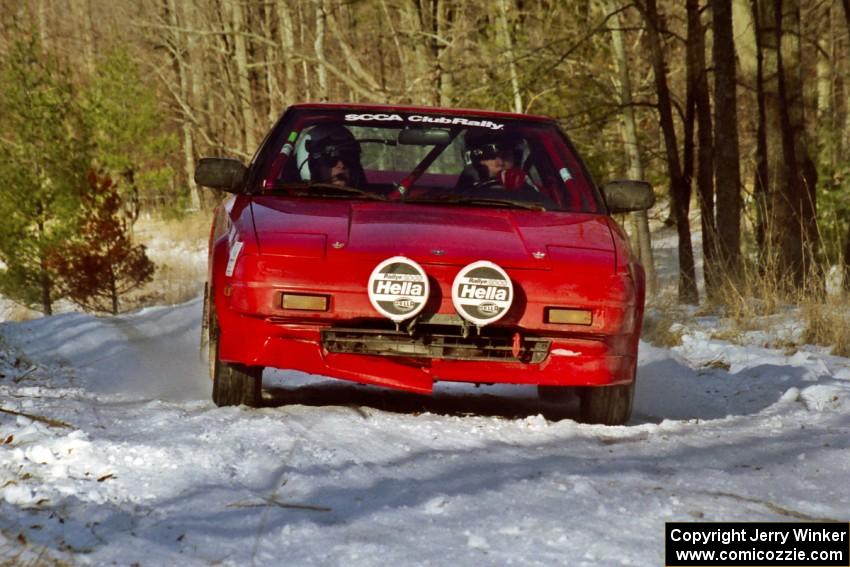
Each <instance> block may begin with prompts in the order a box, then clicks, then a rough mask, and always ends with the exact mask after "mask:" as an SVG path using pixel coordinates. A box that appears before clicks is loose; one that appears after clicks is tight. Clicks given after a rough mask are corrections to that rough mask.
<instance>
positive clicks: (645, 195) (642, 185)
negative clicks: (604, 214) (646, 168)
mask: <svg viewBox="0 0 850 567" xmlns="http://www.w3.org/2000/svg"><path fill="white" fill-rule="evenodd" d="M602 196H603V197H605V202H606V203H607V204H608V210H609V211H611V213H630V212H632V211H643V210H646V209H648V208H650V207H651V206H652V205H654V204H655V193H653V191H652V185H650V184H649V183H647V182H646V181H632V180H629V179H618V180H616V181H609V182H608V183H606V184H605V185H603V186H602Z"/></svg>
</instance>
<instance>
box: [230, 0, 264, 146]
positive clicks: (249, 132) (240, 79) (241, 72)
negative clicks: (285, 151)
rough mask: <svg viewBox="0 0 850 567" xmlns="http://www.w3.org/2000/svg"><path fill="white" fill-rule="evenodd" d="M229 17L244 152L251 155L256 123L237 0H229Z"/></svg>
mask: <svg viewBox="0 0 850 567" xmlns="http://www.w3.org/2000/svg"><path fill="white" fill-rule="evenodd" d="M228 5H229V7H230V18H231V25H232V29H233V47H234V59H235V62H236V80H237V85H238V88H237V92H238V98H239V110H240V113H241V115H242V128H243V136H244V144H245V145H244V148H243V150H244V152H245V154H246V155H249V156H250V155H253V153H254V151H255V150H256V149H257V134H256V130H257V124H256V119H255V117H254V103H253V97H252V96H251V93H252V90H251V78H250V74H249V73H250V71H249V70H248V47H247V43H246V41H245V23H244V22H245V17H244V14H243V13H242V3H241V2H239V1H238V0H229V1H228Z"/></svg>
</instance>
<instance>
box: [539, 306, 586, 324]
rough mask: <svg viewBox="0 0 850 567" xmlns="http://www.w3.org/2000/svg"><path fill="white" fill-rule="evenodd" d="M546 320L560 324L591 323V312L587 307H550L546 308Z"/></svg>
mask: <svg viewBox="0 0 850 567" xmlns="http://www.w3.org/2000/svg"><path fill="white" fill-rule="evenodd" d="M546 322H547V323H557V324H560V325H590V324H592V323H593V312H592V311H590V310H589V309H561V308H559V307H550V308H548V309H547V310H546Z"/></svg>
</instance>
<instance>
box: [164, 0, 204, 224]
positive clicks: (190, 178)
mask: <svg viewBox="0 0 850 567" xmlns="http://www.w3.org/2000/svg"><path fill="white" fill-rule="evenodd" d="M166 11H167V12H168V19H169V24H171V26H172V27H173V28H175V30H176V29H177V28H178V27H180V18H179V16H178V14H177V5H176V2H175V0H167V4H166ZM171 37H172V41H173V43H174V45H173V46H172V49H173V67H174V72H175V73H176V74H177V80H178V83H179V84H180V97H181V98H182V104H183V105H187V106H190V105H191V104H192V98H191V94H192V92H191V80H190V77H189V73H188V71H187V69H189V68H191V64H190V63H189V62H187V61H186V60H185V58H187V57H190V56H191V51H190V50H189V49H188V47H187V45H186V44H185V39H184V38H183V37H182V36H181V34H180V32H178V31H172V32H171ZM180 54H182V57H181V55H180ZM181 116H182V119H181V121H180V122H181V124H180V130H181V134H182V137H183V168H184V171H185V173H186V185H187V187H188V188H189V206H190V208H191V209H192V210H194V211H197V210H198V209H200V208H201V199H200V196H199V195H198V186H197V185H196V184H195V141H194V137H193V133H192V120H191V118H190V117H189V116H186V113H185V112H182V111H181Z"/></svg>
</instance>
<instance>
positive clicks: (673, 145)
mask: <svg viewBox="0 0 850 567" xmlns="http://www.w3.org/2000/svg"><path fill="white" fill-rule="evenodd" d="M644 17H645V18H646V22H647V35H648V38H649V43H650V48H651V52H652V53H651V56H652V68H653V74H654V75H655V88H656V91H657V95H658V115H659V121H660V124H661V130H662V132H663V134H664V147H665V150H666V154H667V170H668V173H669V175H670V188H671V191H670V193H671V198H672V200H673V208H674V212H675V219H676V230H677V232H678V236H679V301H681V302H682V303H692V304H693V303H697V302H698V300H699V294H698V292H697V286H696V270H695V267H694V251H693V244H692V243H691V229H690V225H689V224H688V209H689V207H690V197H691V195H690V194H691V188H690V185H689V183H688V181H687V180H686V179H685V178H684V176H683V175H682V167H681V165H680V161H679V149H678V143H677V141H676V128H675V125H674V123H673V106H672V102H671V99H670V90H669V88H668V86H667V71H666V69H665V61H664V52H663V50H662V47H661V34H660V31H659V30H660V29H661V25H660V20H659V17H658V8H657V7H656V4H655V0H646V10H645V11H644Z"/></svg>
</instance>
